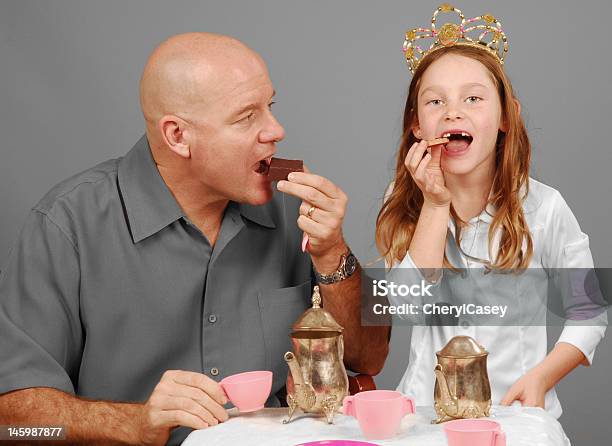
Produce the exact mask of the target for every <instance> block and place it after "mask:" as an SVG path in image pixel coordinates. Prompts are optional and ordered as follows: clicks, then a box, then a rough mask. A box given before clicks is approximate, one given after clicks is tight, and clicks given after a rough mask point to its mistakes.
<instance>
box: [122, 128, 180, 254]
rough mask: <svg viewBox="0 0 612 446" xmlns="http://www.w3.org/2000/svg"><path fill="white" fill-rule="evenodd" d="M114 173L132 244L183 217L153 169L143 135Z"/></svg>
mask: <svg viewBox="0 0 612 446" xmlns="http://www.w3.org/2000/svg"><path fill="white" fill-rule="evenodd" d="M117 175H118V182H119V188H120V190H121V195H122V198H123V203H124V206H125V211H126V214H127V217H128V220H129V223H130V230H131V233H132V239H133V240H134V243H138V242H139V241H141V240H143V239H145V238H147V237H149V236H151V235H153V234H155V233H156V232H158V231H160V230H161V229H163V228H165V227H166V226H168V225H169V224H170V223H173V222H175V221H176V220H178V219H179V218H181V217H184V214H183V211H182V210H181V208H180V206H179V205H178V203H177V202H176V200H175V198H174V197H173V196H172V193H171V192H170V190H169V189H168V186H166V183H164V180H163V179H162V177H161V175H160V173H159V170H157V166H156V165H155V161H154V160H153V155H152V154H151V148H150V147H149V142H148V141H147V137H146V135H144V136H143V137H142V138H140V140H139V141H138V142H137V143H136V144H135V145H134V147H133V148H132V150H130V151H129V152H128V153H127V155H125V156H124V157H123V158H122V159H121V161H120V162H119V168H118V173H117Z"/></svg>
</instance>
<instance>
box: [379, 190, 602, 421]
mask: <svg viewBox="0 0 612 446" xmlns="http://www.w3.org/2000/svg"><path fill="white" fill-rule="evenodd" d="M391 187H392V186H391ZM391 187H390V188H389V190H390V189H391ZM523 210H524V214H525V218H526V221H527V225H528V227H529V229H530V232H531V236H532V240H533V248H534V254H533V257H532V259H531V263H530V264H529V269H530V271H533V270H531V269H532V268H533V269H537V268H539V270H538V271H542V273H543V274H547V273H546V271H548V270H550V269H554V268H559V269H561V268H593V258H592V255H591V251H590V249H589V238H588V236H587V235H586V234H584V233H583V232H582V231H581V230H580V226H579V225H578V222H577V221H576V218H575V217H574V214H573V213H572V211H571V210H570V208H569V206H568V205H567V203H566V202H565V200H564V199H563V197H562V196H561V194H560V193H559V192H558V191H556V190H555V189H553V188H551V187H549V186H547V185H545V184H542V183H540V182H538V181H536V180H533V179H530V181H529V194H528V196H527V198H526V200H525V201H524V203H523ZM492 211H493V210H492V209H487V210H485V211H484V212H483V213H482V214H481V215H479V216H478V217H475V218H473V219H471V220H470V221H469V225H468V227H465V228H463V229H462V231H461V250H462V251H463V252H464V253H465V254H468V256H469V257H466V256H465V255H463V254H462V253H461V251H460V250H458V249H457V246H456V242H455V240H454V234H455V226H454V223H453V222H452V221H449V234H448V237H447V243H446V254H447V256H448V258H449V260H450V261H451V263H452V264H453V265H454V266H456V267H459V268H483V267H484V265H483V264H482V263H479V262H474V261H473V260H471V259H470V257H474V258H478V259H485V260H490V258H489V252H488V251H489V250H488V231H489V224H490V223H491V221H492V217H491V215H490V214H491V212H492ZM497 242H498V237H494V241H493V243H494V246H495V249H493V250H492V252H493V254H495V253H496V252H497V247H496V244H497ZM406 268H408V269H410V271H411V272H408V271H409V270H406ZM415 271H417V272H418V269H416V265H415V264H414V263H413V261H412V259H411V258H410V255H409V254H406V256H405V257H404V259H403V260H402V261H401V262H399V263H396V264H395V265H394V266H393V268H391V270H390V271H389V272H388V273H387V278H388V279H389V280H394V281H396V282H397V280H398V279H399V280H401V276H402V275H405V274H410V275H411V276H412V275H413V274H414V272H415ZM468 271H469V270H468ZM418 274H419V275H420V272H418ZM446 274H447V272H444V273H443V276H442V278H441V279H439V280H438V281H437V282H436V285H435V286H439V285H440V283H441V282H443V281H444V280H445V278H446V277H445V275H446ZM491 276H494V274H493V275H489V276H488V275H483V274H482V269H481V270H479V272H478V273H477V272H476V271H474V273H473V274H472V277H470V280H471V281H472V285H471V286H468V287H464V290H466V291H463V292H462V291H461V287H457V288H453V289H452V291H451V292H452V293H453V300H454V301H455V302H462V303H470V302H473V300H472V299H473V297H474V295H473V294H472V293H470V291H469V290H470V289H472V290H474V289H475V288H474V287H477V288H479V291H481V292H482V291H483V290H484V292H485V294H486V293H487V290H489V291H488V292H490V293H495V294H496V295H497V296H496V299H497V301H498V302H499V301H500V300H501V301H504V300H506V302H504V303H506V304H507V305H509V306H512V305H522V306H523V308H528V306H529V302H530V301H536V300H537V299H532V297H533V295H534V294H536V293H538V291H539V292H540V293H542V292H543V293H544V294H546V287H544V291H543V290H542V287H541V284H540V285H537V284H536V285H533V284H532V285H531V286H530V285H528V284H527V285H526V284H523V285H521V287H522V289H521V290H519V291H518V292H517V290H516V289H514V290H513V291H512V292H511V293H507V294H508V296H507V299H506V296H505V295H503V293H504V289H503V287H500V286H495V284H496V282H495V280H496V279H493V280H491ZM498 277H499V276H498ZM474 281H476V282H474ZM478 281H480V282H481V283H478ZM487 282H488V283H487ZM543 283H545V281H544V282H543ZM470 287H472V288H470ZM538 287H539V288H538ZM462 293H465V294H464V295H463V296H462V295H461V294H462ZM500 293H501V294H500ZM457 294H459V295H457ZM544 298H546V296H544ZM402 299H403V298H402V297H390V302H391V303H392V304H395V305H398V304H401V303H405V302H406V301H405V300H404V301H403V300H402ZM422 299H423V303H425V301H426V299H427V298H426V297H425V298H422ZM513 300H514V302H512V301H513ZM412 302H414V301H412ZM597 319H598V321H596V322H593V323H587V324H584V323H581V324H574V325H572V324H571V323H569V322H566V323H565V326H564V329H563V332H562V334H561V336H560V338H559V339H558V341H557V342H566V343H569V344H571V345H574V346H575V347H577V348H578V349H579V350H580V351H581V352H582V353H584V355H585V356H586V358H587V359H588V361H589V363H591V362H592V361H593V355H594V352H595V347H596V346H597V344H598V343H599V341H600V340H601V339H602V337H603V336H604V333H605V328H606V324H607V316H606V313H605V312H603V313H600V314H599V315H598V317H597ZM583 322H584V321H583ZM458 335H467V336H471V337H472V338H474V339H475V340H476V341H477V342H479V343H480V344H481V345H483V346H484V347H485V348H486V349H487V351H488V352H489V355H488V358H487V366H488V374H489V380H490V383H491V399H492V403H493V404H499V403H500V402H501V399H502V398H503V397H504V395H505V394H506V392H507V391H508V390H509V389H510V386H512V384H514V383H515V382H516V381H517V380H518V379H519V378H520V377H521V376H522V375H524V374H525V373H526V372H527V371H529V370H530V369H532V368H533V367H535V366H536V365H537V364H538V363H540V362H541V361H542V360H543V359H544V357H545V356H546V354H547V338H546V324H545V323H544V322H543V323H535V324H532V325H529V326H527V325H514V326H501V325H498V326H481V325H478V324H469V323H466V322H465V321H463V322H460V323H459V324H458V325H456V326H439V325H438V326H431V325H415V326H414V327H413V329H412V338H411V345H410V357H409V363H408V367H407V369H406V371H405V373H404V376H403V377H402V379H401V381H400V383H399V386H398V390H399V391H401V392H403V393H405V394H408V395H411V396H413V397H414V398H415V400H416V402H417V404H418V405H433V388H434V382H435V376H434V373H433V371H434V367H435V365H436V356H435V352H437V351H439V350H441V349H442V347H444V346H445V345H446V343H447V342H448V341H449V340H450V339H451V338H452V337H454V336H458ZM545 408H546V410H548V411H549V412H550V414H551V415H553V416H555V417H559V416H560V415H561V413H562V410H561V404H560V403H559V400H558V398H557V395H556V393H555V390H554V388H553V389H551V390H550V391H549V392H548V393H547V394H546V397H545Z"/></svg>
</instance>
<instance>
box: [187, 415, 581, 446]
mask: <svg viewBox="0 0 612 446" xmlns="http://www.w3.org/2000/svg"><path fill="white" fill-rule="evenodd" d="M491 412H492V413H491V419H493V420H495V421H497V422H499V423H500V424H501V426H502V429H503V430H504V431H505V432H506V437H507V445H508V446H523V445H525V446H569V445H570V442H569V440H568V438H567V436H566V435H565V432H563V428H562V427H561V425H560V424H559V422H558V421H557V420H556V419H555V418H553V417H551V416H550V415H549V414H548V413H547V412H546V411H544V410H543V409H539V408H533V407H528V408H522V407H493V409H492V411H491ZM286 414H287V409H286V408H285V409H264V410H261V411H259V412H254V413H250V414H243V415H237V414H236V412H235V411H234V409H232V410H231V411H230V419H229V420H227V421H226V422H225V423H221V424H219V425H218V426H214V427H212V428H209V429H203V430H198V431H193V432H192V433H191V434H190V435H189V436H188V437H187V439H186V440H185V441H184V442H183V445H184V446H211V445H232V446H233V445H249V446H251V445H252V446H257V445H261V446H264V445H265V446H273V445H278V446H290V445H295V444H298V443H304V442H307V441H315V440H334V439H335V440H339V439H342V440H361V441H365V439H364V437H363V435H362V434H361V430H360V429H359V425H358V423H357V420H356V419H355V418H352V417H348V416H345V415H341V414H337V415H336V416H335V417H334V424H333V425H328V424H327V423H326V422H325V419H324V418H315V417H313V416H311V415H302V414H301V413H298V418H297V419H294V420H293V421H292V422H291V423H289V424H282V423H281V420H282V419H283V418H285V417H286ZM434 415H435V412H434V409H433V407H417V412H416V414H414V415H408V416H406V417H405V418H404V420H403V421H402V427H401V430H400V433H399V434H398V435H397V436H396V437H395V438H393V439H390V440H384V441H381V440H376V441H371V443H374V444H380V445H400V444H401V445H407V446H446V444H447V443H446V436H445V435H444V432H443V430H442V425H436V424H431V423H430V421H431V420H432V419H433V418H434Z"/></svg>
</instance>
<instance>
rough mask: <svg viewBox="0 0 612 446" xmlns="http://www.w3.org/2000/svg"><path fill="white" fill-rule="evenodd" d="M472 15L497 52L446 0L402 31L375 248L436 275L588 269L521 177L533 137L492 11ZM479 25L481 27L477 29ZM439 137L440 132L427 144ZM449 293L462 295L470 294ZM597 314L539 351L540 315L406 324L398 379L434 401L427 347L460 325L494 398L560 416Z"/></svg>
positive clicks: (545, 198) (554, 208)
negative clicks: (389, 169) (442, 16)
mask: <svg viewBox="0 0 612 446" xmlns="http://www.w3.org/2000/svg"><path fill="white" fill-rule="evenodd" d="M438 12H458V14H459V16H460V18H461V19H462V23H461V25H453V24H446V25H444V26H442V27H441V28H438V31H436V27H435V21H436V15H437V13H438ZM478 19H481V20H484V21H485V22H486V23H488V24H489V25H490V29H492V30H493V32H494V33H496V34H495V37H496V38H497V41H498V44H499V45H498V47H497V48H498V49H501V50H503V53H502V55H501V56H500V54H499V52H496V51H495V48H496V47H493V48H491V46H489V47H485V46H484V45H483V44H481V43H478V42H474V41H471V40H469V39H465V37H464V30H465V29H466V28H467V27H468V26H469V24H470V21H465V20H464V19H463V15H462V14H461V12H460V11H459V10H457V9H455V8H453V7H451V6H449V5H443V6H442V7H440V8H438V11H437V12H436V13H434V17H433V19H432V29H433V30H434V32H431V31H432V30H426V29H423V28H420V29H418V30H415V31H413V32H410V33H408V34H407V43H408V45H407V46H405V50H406V58H407V60H408V62H409V66H410V69H411V71H413V77H412V81H411V83H410V88H409V92H408V98H407V102H406V108H405V112H404V124H403V137H402V142H401V145H400V148H399V153H398V155H397V166H396V173H395V179H394V181H393V183H392V184H391V186H390V187H389V189H388V190H387V193H386V194H385V196H386V198H385V202H384V205H383V207H382V209H381V211H380V213H379V215H378V219H377V226H376V241H377V245H378V247H379V250H380V251H381V254H382V255H383V256H384V257H385V259H386V262H387V265H388V266H389V267H391V272H393V270H395V269H398V268H414V269H415V270H416V271H417V272H418V273H419V274H423V275H424V276H423V278H424V279H426V280H430V281H431V283H434V284H440V283H441V282H443V281H444V280H445V279H446V278H447V276H450V275H452V270H445V271H443V272H442V270H441V268H442V267H449V268H483V267H486V268H487V269H490V270H492V271H493V272H495V271H504V270H506V271H508V270H513V271H517V270H519V271H520V270H525V269H527V268H544V269H549V268H592V267H593V260H592V256H591V252H590V250H589V239H588V237H587V236H586V235H585V234H584V233H582V232H581V230H580V227H579V225H578V222H577V221H576V218H575V217H574V215H573V214H572V212H571V210H570V209H569V207H568V205H567V204H566V202H565V201H564V200H563V198H562V197H561V195H560V194H559V192H557V191H556V190H554V189H553V188H551V187H549V186H546V185H544V184H542V183H540V182H538V181H535V180H534V179H531V178H529V163H530V156H531V146H530V143H529V138H528V136H527V132H526V130H525V125H524V124H523V121H522V119H521V116H520V104H519V102H518V100H517V99H516V97H515V96H514V94H513V90H512V86H511V84H510V81H509V80H508V78H507V76H506V74H505V72H504V70H503V56H504V55H505V52H506V51H507V41H506V37H505V35H504V34H503V32H501V26H499V27H498V28H496V26H497V24H498V21H497V20H496V19H495V18H493V17H492V16H482V17H479V18H476V19H472V21H474V20H478ZM483 29H489V28H480V29H479V32H481V31H482V30H483ZM416 31H419V32H421V33H423V32H427V31H429V32H430V35H431V37H433V39H434V40H435V42H436V43H435V44H434V45H433V46H432V47H431V48H430V50H429V51H421V49H420V48H417V47H416V43H418V42H416V43H415V33H416ZM417 39H418V38H417ZM418 55H421V57H420V58H419V59H417V58H416V57H417V56H418ZM437 138H448V139H449V142H448V143H445V144H438V145H433V146H432V147H428V141H432V140H434V139H437ZM429 145H431V143H429ZM447 235H448V236H447ZM417 269H418V270H417ZM426 271H429V272H432V273H431V274H429V273H427V272H426ZM453 297H454V298H455V299H458V300H460V301H462V302H470V299H471V298H472V297H473V296H470V295H469V293H466V295H465V296H461V295H459V296H457V295H454V296H453ZM506 303H507V304H508V305H512V302H506ZM601 316H602V317H603V318H604V322H603V323H601V322H600V324H599V325H597V324H588V325H582V326H570V325H569V324H568V325H566V327H565V328H564V330H563V333H562V334H561V337H560V338H559V340H558V341H557V343H556V345H555V346H554V348H553V349H552V351H550V352H549V353H548V354H547V345H546V327H545V325H544V324H540V325H534V326H524V325H522V326H520V325H519V326H474V325H465V324H463V325H459V326H415V327H413V330H412V338H411V348H410V358H409V365H408V368H407V370H406V372H405V374H404V376H403V378H402V380H401V382H400V384H399V388H398V390H400V391H402V392H404V393H406V394H410V395H412V396H414V397H415V399H416V401H417V403H418V404H419V405H433V387H434V381H435V377H434V373H433V371H434V367H435V364H436V356H435V352H437V351H439V350H440V349H441V348H442V347H443V346H444V345H445V344H446V343H447V342H448V341H449V340H450V339H451V338H452V337H453V336H456V335H468V336H471V337H472V338H474V339H475V340H476V341H478V342H479V343H480V344H482V345H483V346H484V347H485V348H486V349H487V351H488V352H489V357H488V371H489V379H490V382H491V390H492V403H493V404H494V405H495V404H502V405H510V404H512V403H513V402H515V401H518V402H520V403H521V404H522V405H524V406H540V407H545V408H546V409H547V410H548V411H549V412H550V413H551V414H552V415H553V416H555V417H559V416H560V415H561V406H560V404H559V401H558V399H557V397H556V394H555V391H554V385H555V384H556V383H557V382H559V380H561V379H562V378H563V377H564V376H565V375H566V374H568V373H569V372H570V371H571V370H573V369H574V368H575V367H577V366H578V365H580V364H584V365H589V364H590V363H591V361H592V359H593V354H594V350H595V347H596V345H597V344H598V342H599V341H600V339H601V338H602V337H603V334H604V331H605V313H603V315H601Z"/></svg>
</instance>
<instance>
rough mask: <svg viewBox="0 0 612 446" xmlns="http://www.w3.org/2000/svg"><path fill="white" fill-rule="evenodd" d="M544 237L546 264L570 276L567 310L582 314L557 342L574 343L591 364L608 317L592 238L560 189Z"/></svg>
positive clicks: (566, 327) (544, 262)
mask: <svg viewBox="0 0 612 446" xmlns="http://www.w3.org/2000/svg"><path fill="white" fill-rule="evenodd" d="M545 236H546V243H545V248H544V252H543V259H542V261H543V264H544V266H545V267H546V268H547V269H556V270H557V272H558V273H559V274H558V275H561V276H566V277H568V278H569V279H568V282H567V283H568V286H567V287H565V288H566V289H567V291H568V292H570V294H571V296H570V301H571V302H570V303H569V304H568V305H567V306H566V309H568V311H570V312H572V311H573V312H574V313H575V314H578V315H579V316H578V317H570V318H569V319H568V320H567V321H566V323H565V327H564V328H563V332H562V333H561V336H560V337H559V339H558V340H557V343H559V342H565V343H568V344H571V345H573V346H575V347H576V348H578V349H579V350H580V351H581V352H582V353H583V354H584V356H585V357H586V358H587V360H588V361H589V364H591V363H592V362H593V356H594V355H595V348H596V347H597V344H599V341H601V339H602V338H603V336H604V334H605V331H606V326H607V324H608V318H607V313H606V308H605V307H604V306H603V305H604V300H603V297H602V296H601V291H600V290H599V286H598V285H597V279H596V276H595V275H594V270H593V256H592V254H591V250H590V248H589V237H588V236H587V235H586V234H585V233H584V232H582V231H581V229H580V225H579V224H578V221H577V220H576V217H575V216H574V214H573V213H572V211H571V209H570V208H569V206H568V205H567V203H566V201H565V200H564V199H563V197H562V196H561V194H559V193H558V192H557V193H556V195H555V196H554V197H553V199H552V210H551V212H550V215H549V219H548V225H547V228H546V235H545ZM593 280H594V283H595V286H593ZM565 304H567V302H565V303H564V305H565Z"/></svg>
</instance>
